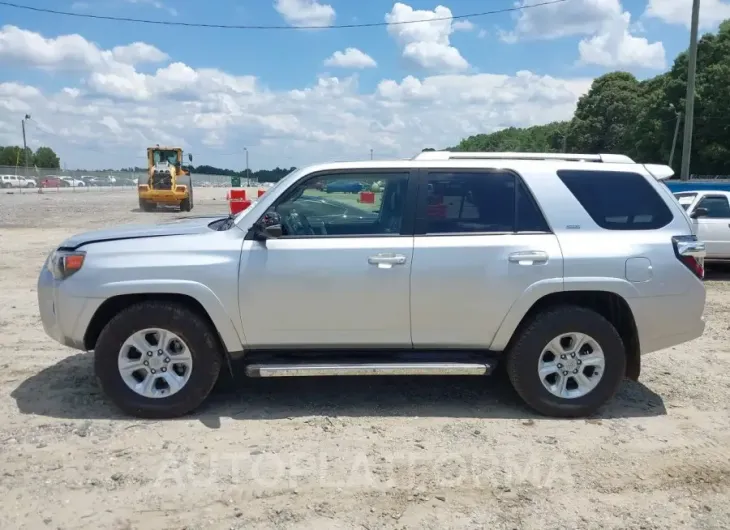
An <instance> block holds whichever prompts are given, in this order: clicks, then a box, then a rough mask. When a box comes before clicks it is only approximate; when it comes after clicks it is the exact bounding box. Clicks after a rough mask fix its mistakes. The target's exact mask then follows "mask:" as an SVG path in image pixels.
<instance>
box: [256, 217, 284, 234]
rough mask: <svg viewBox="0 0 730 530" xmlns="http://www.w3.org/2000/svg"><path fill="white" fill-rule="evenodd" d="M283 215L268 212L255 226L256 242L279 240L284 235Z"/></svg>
mask: <svg viewBox="0 0 730 530" xmlns="http://www.w3.org/2000/svg"><path fill="white" fill-rule="evenodd" d="M283 233H284V232H283V229H282V226H281V215H279V214H278V213H276V212H267V213H265V214H264V216H263V217H262V218H261V219H260V220H259V221H258V222H257V223H256V224H254V225H253V238H254V239H255V240H256V241H266V240H267V239H277V238H280V237H281V236H282V235H283Z"/></svg>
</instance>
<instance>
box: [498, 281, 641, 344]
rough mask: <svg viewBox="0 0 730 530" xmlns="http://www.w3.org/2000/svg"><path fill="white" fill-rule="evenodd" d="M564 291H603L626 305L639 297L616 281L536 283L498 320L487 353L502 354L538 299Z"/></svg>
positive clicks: (636, 292)
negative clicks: (495, 352)
mask: <svg viewBox="0 0 730 530" xmlns="http://www.w3.org/2000/svg"><path fill="white" fill-rule="evenodd" d="M568 291H605V292H609V293H614V294H617V295H618V296H620V297H622V298H623V299H625V300H627V301H629V300H630V299H631V298H636V297H638V296H639V293H638V291H637V289H636V287H635V286H634V285H632V284H631V283H630V282H629V281H627V280H623V279H620V278H605V277H595V278H594V277H582V278H581V277H578V278H567V279H563V278H549V279H546V280H540V281H539V282H535V283H533V284H532V285H530V287H528V288H527V289H526V290H525V292H524V293H522V296H520V297H519V298H518V299H517V300H516V301H515V303H514V304H512V307H510V309H509V311H508V312H507V315H506V316H505V317H504V320H502V323H501V324H500V326H499V329H498V330H497V333H496V334H495V335H494V338H493V339H492V343H491V344H490V346H489V349H490V350H492V351H503V350H504V349H505V348H507V344H509V341H510V339H511V338H512V335H514V332H515V330H516V329H517V326H519V325H520V322H522V319H523V318H524V317H525V315H526V314H527V313H528V311H529V310H530V309H531V308H532V306H534V305H535V304H536V303H537V302H538V301H539V300H540V299H541V298H543V297H545V296H547V295H549V294H553V293H558V292H568Z"/></svg>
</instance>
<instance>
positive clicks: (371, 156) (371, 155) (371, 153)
mask: <svg viewBox="0 0 730 530" xmlns="http://www.w3.org/2000/svg"><path fill="white" fill-rule="evenodd" d="M372 159H373V150H372V149H371V150H370V160H372Z"/></svg>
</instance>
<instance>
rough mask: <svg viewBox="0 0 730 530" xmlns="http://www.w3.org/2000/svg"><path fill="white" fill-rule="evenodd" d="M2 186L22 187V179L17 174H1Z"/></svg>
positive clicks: (0, 182) (0, 183)
mask: <svg viewBox="0 0 730 530" xmlns="http://www.w3.org/2000/svg"><path fill="white" fill-rule="evenodd" d="M0 186H1V187H3V188H20V187H21V185H20V179H19V178H18V177H16V176H15V175H0Z"/></svg>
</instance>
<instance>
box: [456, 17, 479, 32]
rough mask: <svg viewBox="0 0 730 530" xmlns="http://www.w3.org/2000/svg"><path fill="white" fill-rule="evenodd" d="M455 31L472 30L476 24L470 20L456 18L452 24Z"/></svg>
mask: <svg viewBox="0 0 730 530" xmlns="http://www.w3.org/2000/svg"><path fill="white" fill-rule="evenodd" d="M451 27H452V28H453V30H454V31H472V30H473V29H474V28H475V26H474V24H472V23H471V22H470V21H469V20H466V19H463V20H456V21H454V22H453V23H452V24H451Z"/></svg>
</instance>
